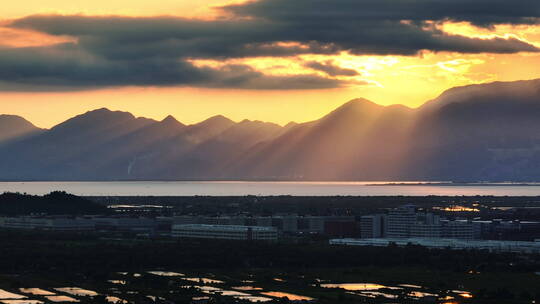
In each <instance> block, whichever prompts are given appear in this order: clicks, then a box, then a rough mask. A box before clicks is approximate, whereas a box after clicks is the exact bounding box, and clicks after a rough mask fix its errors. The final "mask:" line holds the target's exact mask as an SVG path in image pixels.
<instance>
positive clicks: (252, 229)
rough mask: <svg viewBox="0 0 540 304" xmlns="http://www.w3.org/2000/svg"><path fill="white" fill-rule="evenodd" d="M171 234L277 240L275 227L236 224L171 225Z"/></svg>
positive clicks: (203, 237) (175, 235)
mask: <svg viewBox="0 0 540 304" xmlns="http://www.w3.org/2000/svg"><path fill="white" fill-rule="evenodd" d="M172 236H173V237H178V238H202V239H223V240H266V241H275V240H277V237H278V234H277V229H276V228H275V227H261V226H238V225H205V224H185V225H173V226H172Z"/></svg>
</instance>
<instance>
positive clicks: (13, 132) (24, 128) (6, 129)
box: [0, 115, 42, 144]
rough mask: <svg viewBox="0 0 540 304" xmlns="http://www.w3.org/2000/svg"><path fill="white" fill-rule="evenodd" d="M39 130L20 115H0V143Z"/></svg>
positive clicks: (39, 130)
mask: <svg viewBox="0 0 540 304" xmlns="http://www.w3.org/2000/svg"><path fill="white" fill-rule="evenodd" d="M41 131H42V130H41V129H39V128H38V127H36V126H34V125H33V124H32V123H31V122H29V121H28V120H26V119H24V118H22V117H20V116H16V115H0V144H2V143H4V142H7V141H11V140H15V139H20V138H22V137H26V136H29V135H32V134H36V133H39V132H41Z"/></svg>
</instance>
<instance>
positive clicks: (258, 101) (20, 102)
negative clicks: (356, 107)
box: [0, 0, 540, 128]
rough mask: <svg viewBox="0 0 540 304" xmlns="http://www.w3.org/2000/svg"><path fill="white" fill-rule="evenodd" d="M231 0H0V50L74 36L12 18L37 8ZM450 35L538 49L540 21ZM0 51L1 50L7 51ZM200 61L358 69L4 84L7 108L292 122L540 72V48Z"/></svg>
mask: <svg viewBox="0 0 540 304" xmlns="http://www.w3.org/2000/svg"><path fill="white" fill-rule="evenodd" d="M234 2H236V3H239V2H241V1H234ZM228 3H233V1H219V0H214V1H210V0H204V1H203V0H200V1H193V0H160V1H155V0H107V1H105V0H93V1H73V0H69V1H67V0H48V1H42V0H41V1H40V0H19V1H9V2H6V3H3V4H2V10H1V11H0V20H1V21H0V49H2V48H3V49H16V48H23V47H40V46H47V45H57V44H60V43H64V42H73V43H77V40H76V38H74V37H71V36H69V35H51V34H47V33H44V32H38V31H36V30H32V29H20V28H17V29H14V28H12V27H9V26H7V24H9V23H10V22H11V21H12V20H16V19H19V18H23V17H26V16H32V15H36V14H45V15H48V14H60V15H84V16H110V15H118V16H162V15H167V16H171V15H172V16H181V17H189V18H201V19H205V20H209V19H219V18H225V17H228V16H225V15H223V12H221V11H219V10H216V9H213V8H212V7H213V6H220V5H225V4H228ZM434 26H436V27H438V29H439V30H441V31H444V32H445V33H449V34H454V35H461V36H465V37H471V38H480V39H493V38H501V39H507V38H516V39H519V40H520V41H525V42H527V43H529V44H530V45H534V46H537V47H540V26H538V25H508V24H501V25H495V26H493V27H491V28H480V27H477V26H473V25H471V24H470V23H468V22H441V23H438V24H436V25H434ZM0 56H1V55H0ZM190 62H191V63H192V64H194V65H195V66H198V67H212V68H220V67H223V66H228V65H247V66H249V67H251V68H253V69H256V70H257V71H260V72H263V73H264V74H266V75H271V76H278V77H279V76H288V75H320V76H325V74H324V73H323V72H321V71H318V70H313V69H309V68H307V67H306V63H308V62H319V63H328V64H332V65H333V66H338V67H340V68H344V69H352V70H355V71H357V75H354V76H344V75H341V76H340V75H338V76H336V77H335V78H336V79H339V80H344V81H351V83H350V84H348V85H346V86H342V87H339V88H331V89H302V90H279V89H278V90H275V89H274V90H261V89H257V90H251V89H243V88H236V89H235V88H229V89H222V88H204V87H197V88H194V87H190V86H186V85H184V86H159V87H156V86H153V85H137V86H134V85H127V86H114V87H103V88H100V87H98V88H92V89H84V90H65V91H54V92H43V91H39V90H38V91H36V92H31V90H22V91H21V90H14V91H9V90H8V91H3V92H1V91H0V113H6V114H17V115H21V116H23V117H25V118H27V119H28V120H30V121H32V122H33V123H34V124H36V125H37V126H39V127H45V128H47V127H51V126H53V125H55V124H57V123H59V122H61V121H63V120H65V119H67V118H69V117H71V116H73V115H76V114H80V113H82V112H85V111H88V110H92V109H95V108H100V107H107V108H110V109H112V110H124V111H129V112H132V113H133V114H135V115H136V116H145V117H150V118H155V119H162V118H164V117H165V116H167V115H169V114H172V115H173V116H175V117H176V118H177V119H178V120H180V121H182V122H184V123H195V122H198V121H201V120H203V119H205V118H208V117H210V116H212V115H217V114H223V115H225V116H227V117H229V118H231V119H233V120H242V119H246V118H247V119H257V120H264V121H272V122H276V123H280V124H286V123H287V122H289V121H297V122H303V121H309V120H313V119H317V118H319V117H321V116H322V115H324V114H326V113H328V112H329V111H331V110H333V109H334V108H336V107H338V106H339V105H341V104H343V103H345V102H346V101H348V100H350V99H353V98H357V97H364V98H367V99H370V100H372V101H374V102H376V103H379V104H382V105H389V104H404V105H407V106H410V107H417V106H420V105H421V104H422V103H424V102H426V101H428V100H430V99H433V98H435V97H436V96H437V95H439V94H440V93H442V92H443V91H444V90H446V89H448V88H451V87H454V86H460V85H467V84H473V83H482V82H491V81H498V80H500V81H513V80H520V79H533V78H540V69H538V67H539V66H540V55H539V53H530V52H515V53H512V54H495V53H481V52H479V53H458V52H452V51H439V52H434V51H428V50H425V51H421V52H420V53H418V54H414V55H408V56H405V55H362V54H356V55H354V54H351V53H350V52H347V51H342V52H339V53H335V54H330V55H322V54H318V55H313V54H297V55H294V56H289V57H275V56H274V57H253V58H250V57H247V58H246V57H244V58H228V59H227V58H216V59H214V58H210V59H200V58H199V59H197V58H194V59H192V60H190Z"/></svg>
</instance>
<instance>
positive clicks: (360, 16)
mask: <svg viewBox="0 0 540 304" xmlns="http://www.w3.org/2000/svg"><path fill="white" fill-rule="evenodd" d="M224 9H225V10H228V11H231V12H234V13H235V14H237V15H241V16H250V17H260V18H265V19H267V20H274V21H277V20H279V21H284V22H291V21H294V22H298V23H305V22H314V21H317V20H322V21H323V22H329V21H330V22H351V21H355V20H356V21H357V20H363V21H365V20H371V21H381V20H387V21H401V20H412V21H417V22H423V21H425V20H453V21H468V22H471V23H473V24H477V25H482V26H488V25H492V24H501V23H513V24H532V23H538V18H540V1H537V0H514V1H508V0H451V1H449V0H332V1H329V0H295V1H289V0H259V1H254V2H250V3H247V4H237V5H230V6H226V7H224Z"/></svg>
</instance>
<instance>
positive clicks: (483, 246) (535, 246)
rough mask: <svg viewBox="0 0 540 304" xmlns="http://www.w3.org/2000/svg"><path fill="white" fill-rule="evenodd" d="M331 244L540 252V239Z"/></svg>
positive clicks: (349, 241)
mask: <svg viewBox="0 0 540 304" xmlns="http://www.w3.org/2000/svg"><path fill="white" fill-rule="evenodd" d="M329 243H330V245H347V246H375V247H387V246H389V245H396V246H408V245H417V246H423V247H427V248H434V249H446V248H450V249H454V250H487V251H490V252H515V253H540V240H535V241H534V242H524V241H494V240H457V239H444V238H440V239H425V238H396V239H380V238H379V239H332V240H330V241H329Z"/></svg>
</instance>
